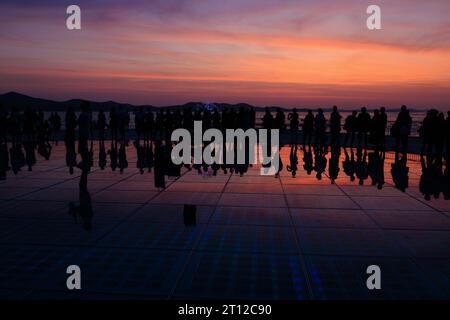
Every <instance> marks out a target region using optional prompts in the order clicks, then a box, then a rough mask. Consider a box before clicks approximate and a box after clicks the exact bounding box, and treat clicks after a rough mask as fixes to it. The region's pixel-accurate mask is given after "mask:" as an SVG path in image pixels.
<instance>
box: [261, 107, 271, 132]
mask: <svg viewBox="0 0 450 320" xmlns="http://www.w3.org/2000/svg"><path fill="white" fill-rule="evenodd" d="M262 124H263V129H267V130H270V129H272V128H273V127H274V119H273V116H272V114H271V113H270V109H269V108H267V107H266V108H265V113H264V116H263V118H262Z"/></svg>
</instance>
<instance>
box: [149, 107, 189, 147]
mask: <svg viewBox="0 0 450 320" xmlns="http://www.w3.org/2000/svg"><path fill="white" fill-rule="evenodd" d="M181 117H182V116H181ZM144 121H145V122H144V126H145V135H146V139H147V140H152V139H153V132H154V130H155V116H154V114H153V112H152V111H151V110H148V111H147V112H146V113H145V119H144Z"/></svg>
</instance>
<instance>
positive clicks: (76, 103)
mask: <svg viewBox="0 0 450 320" xmlns="http://www.w3.org/2000/svg"><path fill="white" fill-rule="evenodd" d="M83 101H84V100H82V99H71V100H67V101H53V100H47V99H40V98H34V97H30V96H27V95H24V94H21V93H17V92H8V93H5V94H2V95H0V103H1V104H2V105H3V106H4V107H7V108H11V107H16V108H19V109H20V110H23V109H24V108H26V107H31V108H34V109H41V110H44V111H65V110H67V108H69V107H72V108H74V109H75V110H78V109H79V108H80V106H81V104H82V102H83ZM89 102H90V103H91V108H92V110H94V111H95V110H100V109H103V110H105V111H107V110H110V109H111V108H116V109H118V108H119V107H120V106H122V107H125V108H129V109H134V108H135V107H139V106H134V105H131V104H122V103H118V102H114V101H105V102H96V101H89ZM143 107H145V108H151V109H157V107H154V106H143Z"/></svg>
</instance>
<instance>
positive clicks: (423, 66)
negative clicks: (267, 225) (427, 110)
mask: <svg viewBox="0 0 450 320" xmlns="http://www.w3.org/2000/svg"><path fill="white" fill-rule="evenodd" d="M70 4H77V5H79V6H80V7H81V10H82V30H80V31H69V30H67V29H66V22H65V21H66V18H67V15H66V7H67V6H68V5H70ZM370 4H377V5H379V6H380V7H381V10H382V30H379V31H370V30H368V29H367V28H366V19H367V17H368V15H367V14H366V8H367V6H368V5H370ZM449 12H450V1H448V0H433V1H416V0H397V1H394V0H389V1H378V0H377V1H362V0H351V1H350V0H348V1H344V0H343V1H336V0H334V1H319V0H311V1H305V0H293V1H288V0H287V1H283V0H227V1H224V0H220V1H216V0H208V1H206V0H186V1H185V0H159V1H149V0H147V1H145V0H128V1H118V0H113V1H101V0H97V1H92V0H91V1H84V0H76V1H73V2H65V1H56V0H55V1H50V0H41V1H37V0H28V1H17V0H16V1H9V0H2V1H1V2H0V43H1V50H0V93H4V92H8V91H18V92H21V93H24V94H29V95H33V96H37V97H41V98H50V99H56V100H66V99H71V98H85V99H91V100H96V101H104V100H116V101H119V102H128V103H134V104H153V105H157V106H162V105H172V104H179V103H185V102H189V101H210V102H229V103H236V102H248V103H252V104H255V105H259V106H265V105H281V106H286V107H292V106H298V107H301V106H305V107H306V106H307V107H315V106H330V105H333V104H337V105H339V106H342V107H361V106H369V107H377V106H380V105H384V106H387V107H399V106H400V105H401V104H407V105H409V106H411V107H418V108H424V107H437V108H440V109H450V18H449Z"/></svg>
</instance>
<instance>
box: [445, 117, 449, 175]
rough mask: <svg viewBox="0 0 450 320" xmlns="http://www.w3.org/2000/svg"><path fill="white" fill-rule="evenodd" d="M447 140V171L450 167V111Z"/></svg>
mask: <svg viewBox="0 0 450 320" xmlns="http://www.w3.org/2000/svg"><path fill="white" fill-rule="evenodd" d="M445 140H446V142H447V146H446V148H445V150H446V161H447V169H448V167H450V165H449V163H450V111H448V112H447V119H445Z"/></svg>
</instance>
